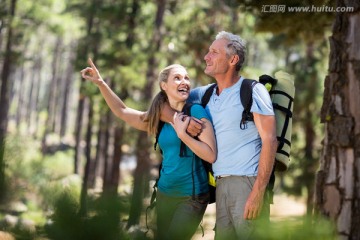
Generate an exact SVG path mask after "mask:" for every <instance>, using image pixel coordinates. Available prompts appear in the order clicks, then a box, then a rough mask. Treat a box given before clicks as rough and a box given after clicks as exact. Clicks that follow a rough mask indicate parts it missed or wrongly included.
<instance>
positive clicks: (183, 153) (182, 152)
mask: <svg viewBox="0 0 360 240" xmlns="http://www.w3.org/2000/svg"><path fill="white" fill-rule="evenodd" d="M191 107H192V104H190V103H186V104H185V105H184V107H183V109H182V112H183V113H184V114H185V115H187V116H191ZM179 156H180V157H185V156H187V154H186V145H185V143H184V142H183V141H181V143H180V154H179Z"/></svg>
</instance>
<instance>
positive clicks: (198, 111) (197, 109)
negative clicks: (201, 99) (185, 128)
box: [191, 104, 210, 120]
mask: <svg viewBox="0 0 360 240" xmlns="http://www.w3.org/2000/svg"><path fill="white" fill-rule="evenodd" d="M191 116H193V117H195V118H197V119H202V118H206V119H208V120H210V117H209V115H208V114H207V113H206V111H205V109H204V108H203V107H202V106H201V105H199V104H195V105H193V106H192V107H191Z"/></svg>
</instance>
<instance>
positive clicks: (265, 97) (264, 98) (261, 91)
mask: <svg viewBox="0 0 360 240" xmlns="http://www.w3.org/2000/svg"><path fill="white" fill-rule="evenodd" d="M252 96H253V104H252V106H251V110H250V111H251V112H255V113H258V114H262V115H274V109H273V106H272V102H271V98H270V95H269V92H268V91H267V90H266V88H265V86H264V85H262V84H256V85H255V86H254V88H253V95H252Z"/></svg>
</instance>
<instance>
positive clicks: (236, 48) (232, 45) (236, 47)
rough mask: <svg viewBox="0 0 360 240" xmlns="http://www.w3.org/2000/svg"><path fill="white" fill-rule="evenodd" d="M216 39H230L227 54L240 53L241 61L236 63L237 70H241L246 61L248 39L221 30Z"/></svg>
mask: <svg viewBox="0 0 360 240" xmlns="http://www.w3.org/2000/svg"><path fill="white" fill-rule="evenodd" d="M215 39H216V40H218V39H226V40H228V42H229V43H228V44H227V46H226V54H227V55H228V57H230V56H231V55H234V54H235V55H238V56H239V61H238V63H237V64H236V71H240V69H241V67H242V66H243V64H244V62H245V55H246V41H245V40H243V39H242V38H241V37H239V36H238V35H235V34H232V33H229V32H225V31H221V32H219V33H218V34H217V35H216V37H215Z"/></svg>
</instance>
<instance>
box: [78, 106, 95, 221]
mask: <svg viewBox="0 0 360 240" xmlns="http://www.w3.org/2000/svg"><path fill="white" fill-rule="evenodd" d="M88 102H89V104H88V105H89V106H88V108H89V112H88V123H87V130H86V148H85V156H86V163H85V170H84V177H83V182H82V187H81V197H80V215H81V216H86V215H87V190H88V187H89V182H88V180H89V174H90V167H91V164H92V163H91V162H92V158H91V137H92V124H93V116H94V109H93V104H92V101H91V100H90V101H88Z"/></svg>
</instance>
